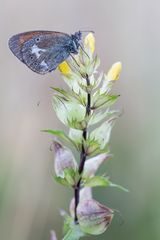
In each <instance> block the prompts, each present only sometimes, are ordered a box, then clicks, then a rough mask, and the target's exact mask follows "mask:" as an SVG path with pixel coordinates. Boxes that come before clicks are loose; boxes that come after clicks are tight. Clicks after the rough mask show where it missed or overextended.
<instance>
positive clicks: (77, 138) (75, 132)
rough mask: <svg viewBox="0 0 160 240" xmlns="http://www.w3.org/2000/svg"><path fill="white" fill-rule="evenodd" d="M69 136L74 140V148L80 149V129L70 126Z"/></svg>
mask: <svg viewBox="0 0 160 240" xmlns="http://www.w3.org/2000/svg"><path fill="white" fill-rule="evenodd" d="M69 138H70V139H71V140H72V141H73V142H74V144H75V145H76V148H77V149H78V150H81V148H82V131H81V130H78V129H73V128H70V130H69Z"/></svg>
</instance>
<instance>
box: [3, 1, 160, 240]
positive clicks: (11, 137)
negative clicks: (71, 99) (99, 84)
mask: <svg viewBox="0 0 160 240" xmlns="http://www.w3.org/2000/svg"><path fill="white" fill-rule="evenodd" d="M0 5H1V6H0V32H1V34H0V36H1V37H0V69H1V74H0V84H1V85H0V239H1V240H11V239H12V240H47V239H49V232H50V230H51V229H55V230H56V232H57V235H58V238H59V239H61V227H62V219H61V217H60V215H59V209H61V208H64V209H65V210H67V209H68V204H69V201H70V198H71V196H72V191H68V189H65V188H63V187H62V186H59V185H58V184H56V183H55V182H52V179H51V174H50V173H51V171H52V170H53V152H51V151H50V150H49V148H50V144H51V140H52V138H51V136H48V135H47V134H43V133H41V132H40V130H41V129H44V128H54V129H60V128H62V127H63V126H62V125H61V124H60V123H59V121H58V120H57V118H56V116H55V113H54V112H53V110H52V106H51V97H52V91H51V90H50V88H49V87H50V86H64V83H63V82H62V80H61V79H60V75H59V73H58V72H52V73H51V74H48V75H45V76H41V75H38V74H35V73H33V72H32V71H30V70H29V69H28V68H27V67H26V66H25V65H24V64H22V63H20V62H19V61H18V60H17V59H16V58H15V57H14V56H13V55H12V53H11V52H10V51H9V49H8V46H7V42H8V38H9V37H10V36H12V35H13V34H15V33H19V32H23V31H28V30H36V29H42V30H43V29H44V30H58V31H62V32H67V33H73V32H75V31H77V30H79V29H80V30H94V31H95V36H96V51H97V53H98V54H99V56H100V58H101V67H100V69H103V70H104V71H107V69H108V68H109V67H110V66H111V65H112V63H114V62H116V61H119V60H120V61H122V63H123V72H122V74H121V78H120V80H119V81H118V82H117V84H116V87H115V88H114V91H115V92H117V93H120V94H121V98H120V100H119V102H118V105H117V107H118V108H120V109H122V110H123V116H122V117H121V118H120V119H119V120H118V121H117V124H116V126H115V127H114V129H113V132H112V137H111V150H112V152H113V153H114V158H113V159H112V161H110V162H108V163H107V164H106V165H104V167H105V168H106V171H107V172H108V174H109V175H110V176H111V178H112V180H113V181H114V182H116V183H119V184H121V185H123V186H125V187H127V188H129V189H130V193H124V192H121V191H119V190H116V189H101V188H99V189H94V197H95V198H96V199H98V200H99V201H100V202H102V203H105V204H106V205H108V206H109V207H112V208H115V209H118V210H120V212H121V214H122V218H121V217H120V216H118V215H116V216H115V218H114V220H113V223H112V225H111V226H110V228H109V229H108V230H107V231H106V233H105V234H103V235H101V236H99V237H91V238H90V239H102V240H103V239H118V240H121V239H123V240H124V239H125V240H127V239H130V240H135V239H137V240H142V239H145V240H150V239H154V240H159V239H160V207H159V204H160V187H159V185H160V146H159V144H160V143H159V142H160V141H159V138H160V137H159V136H160V107H159V103H160V77H159V75H160V74H159V72H160V29H159V23H160V2H159V1H158V0H134V1H128V0H101V1H93V0H81V1H80V0H79V1H78V0H77V1H75V0H67V1H66V0H61V1H58V0H57V1H56V0H45V1H40V0H34V1H32V0H27V1H24V0H5V1H4V0H0ZM122 219H123V220H124V221H123V220H122Z"/></svg>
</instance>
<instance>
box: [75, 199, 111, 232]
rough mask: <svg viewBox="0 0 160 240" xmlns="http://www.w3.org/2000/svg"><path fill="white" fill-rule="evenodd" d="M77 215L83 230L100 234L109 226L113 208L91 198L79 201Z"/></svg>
mask: <svg viewBox="0 0 160 240" xmlns="http://www.w3.org/2000/svg"><path fill="white" fill-rule="evenodd" d="M77 215H78V221H79V224H80V227H81V229H82V231H83V232H85V233H88V234H92V235H99V234H102V233H103V232H104V231H105V230H106V229H107V228H108V226H109V224H110V223H111V221H112V218H113V210H112V209H110V208H108V207H106V206H104V205H102V204H100V203H99V202H97V201H95V200H93V199H90V200H84V201H82V202H80V203H79V205H78V208H77Z"/></svg>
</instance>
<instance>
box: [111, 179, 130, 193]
mask: <svg viewBox="0 0 160 240" xmlns="http://www.w3.org/2000/svg"><path fill="white" fill-rule="evenodd" d="M109 182H110V181H109ZM109 186H110V187H116V188H118V189H120V190H122V191H124V192H129V190H128V189H127V188H124V187H122V186H121V185H118V184H115V183H112V182H110V183H109Z"/></svg>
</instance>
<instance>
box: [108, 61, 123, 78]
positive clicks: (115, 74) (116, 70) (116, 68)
mask: <svg viewBox="0 0 160 240" xmlns="http://www.w3.org/2000/svg"><path fill="white" fill-rule="evenodd" d="M121 70H122V63H121V62H116V63H115V64H113V65H112V67H111V69H110V70H109V72H108V74H107V79H108V80H109V81H114V80H118V78H119V75H120V72H121Z"/></svg>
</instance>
